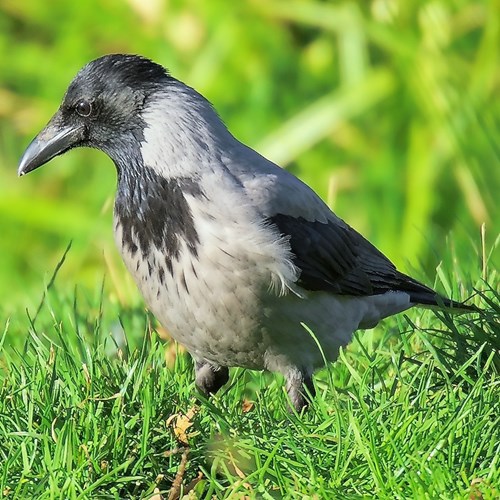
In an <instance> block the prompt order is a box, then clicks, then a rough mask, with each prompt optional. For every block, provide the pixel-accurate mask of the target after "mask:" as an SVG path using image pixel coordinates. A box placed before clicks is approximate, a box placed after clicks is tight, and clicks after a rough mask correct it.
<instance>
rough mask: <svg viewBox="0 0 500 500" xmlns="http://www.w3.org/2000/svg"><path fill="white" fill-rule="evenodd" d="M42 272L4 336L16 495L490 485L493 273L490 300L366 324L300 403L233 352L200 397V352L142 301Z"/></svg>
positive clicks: (0, 362)
mask: <svg viewBox="0 0 500 500" xmlns="http://www.w3.org/2000/svg"><path fill="white" fill-rule="evenodd" d="M68 255H71V252H70V253H69V254H68ZM66 258H68V257H67V256H66ZM50 285H51V287H50V289H49V290H48V291H47V292H46V294H44V298H43V302H42V304H41V307H40V308H39V310H38V312H36V309H35V310H34V311H28V313H27V314H25V315H22V316H16V317H15V318H13V319H12V321H8V322H7V323H6V324H5V327H4V333H3V336H2V338H1V342H0V348H1V353H2V354H1V357H0V374H1V377H2V382H1V384H0V464H1V465H0V490H1V491H3V493H4V495H5V496H6V497H7V498H9V497H10V498H40V499H44V498H47V499H48V498H54V497H55V498H150V497H152V496H153V495H154V494H162V495H163V498H170V497H169V495H174V493H175V494H177V495H178V494H180V493H182V492H184V493H186V492H187V491H192V492H193V494H194V493H196V495H198V496H199V497H203V498H206V497H208V498H210V497H211V496H212V495H216V496H217V498H229V497H232V496H233V495H236V496H241V495H244V494H245V495H249V496H250V498H262V497H264V498H280V497H289V498H296V496H297V495H314V494H316V495H318V496H319V497H320V498H337V497H342V498H355V497H358V496H360V495H361V496H363V495H368V496H371V495H375V496H377V497H379V498H381V497H383V498H385V497H394V496H398V497H402V498H420V497H422V496H427V497H429V498H436V497H440V496H441V497H446V498H450V497H455V498H467V497H468V496H469V495H472V494H473V493H477V494H479V493H478V492H481V494H482V495H483V498H495V497H496V496H497V495H498V484H499V481H500V469H499V467H498V456H500V455H499V453H500V413H499V403H498V401H499V394H500V379H499V370H500V366H499V361H500V360H499V354H498V353H499V352H500V323H499V319H500V300H499V298H500V297H499V294H498V291H496V290H495V289H492V288H491V287H488V285H484V286H483V287H482V289H483V290H484V291H483V292H480V294H479V296H477V297H476V298H475V299H474V302H475V303H476V304H478V305H480V306H481V307H482V312H481V313H478V314H472V315H462V316H457V317H450V316H448V315H446V314H444V315H443V314H442V313H441V314H440V318H438V317H436V315H435V314H434V313H433V312H432V311H424V312H423V313H422V311H421V310H412V311H409V312H408V314H407V315H404V316H402V315H400V316H398V317H395V318H391V319H389V320H387V321H385V322H384V323H383V324H382V325H381V326H380V327H378V328H377V329H375V330H371V331H366V332H358V333H357V334H356V335H355V338H354V339H353V342H352V344H351V345H350V346H349V347H348V348H347V349H346V350H343V351H342V352H341V354H340V358H339V361H338V362H337V363H335V364H333V365H327V367H326V368H325V369H324V370H322V371H321V372H320V373H319V374H318V375H317V376H316V377H315V384H316V387H317V392H318V395H317V396H316V398H315V400H314V402H313V404H312V405H311V407H310V408H309V411H308V412H307V413H305V414H303V415H296V414H291V413H289V411H288V404H287V397H286V393H285V391H284V388H283V380H282V377H280V376H276V375H271V374H267V373H259V372H251V371H245V370H241V369H236V370H233V371H232V375H231V380H230V382H229V384H228V385H227V386H226V387H224V389H223V390H222V391H221V392H220V393H219V394H218V395H217V396H216V397H215V398H213V399H210V400H206V399H204V398H202V397H201V396H199V395H198V399H197V395H196V391H195V389H194V384H193V378H194V377H193V367H192V363H191V361H190V359H189V358H188V357H187V355H186V354H184V353H182V352H177V355H176V354H175V353H176V350H175V349H174V351H172V349H171V348H170V347H168V345H167V347H165V346H164V345H163V344H162V343H160V342H159V340H158V338H157V336H156V334H155V333H154V330H153V329H152V324H151V322H152V321H153V319H152V318H150V317H149V316H148V315H147V314H146V313H145V312H144V311H143V310H142V309H136V310H123V309H121V308H120V307H117V305H116V304H113V303H110V302H109V300H108V299H107V298H106V297H105V296H103V294H102V288H99V289H96V290H95V291H94V292H88V291H78V290H75V291H73V292H72V293H65V292H63V291H61V290H60V289H59V286H58V282H57V280H52V281H51V282H50ZM167 360H168V364H169V365H170V367H167ZM155 492H156V493H155ZM172 497H173V496H172Z"/></svg>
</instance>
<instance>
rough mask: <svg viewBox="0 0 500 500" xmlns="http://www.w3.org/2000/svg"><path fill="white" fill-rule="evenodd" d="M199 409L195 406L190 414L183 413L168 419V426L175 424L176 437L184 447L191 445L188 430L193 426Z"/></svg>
mask: <svg viewBox="0 0 500 500" xmlns="http://www.w3.org/2000/svg"><path fill="white" fill-rule="evenodd" d="M197 411H198V409H197V408H196V406H193V407H192V408H190V409H189V410H188V412H187V413H186V414H185V415H183V414H182V413H175V414H174V415H170V417H168V419H167V422H166V423H167V426H168V425H170V424H172V423H173V426H172V427H173V429H174V435H175V437H176V439H177V441H179V442H181V443H182V444H184V445H189V436H190V435H189V434H188V433H187V430H188V429H189V428H190V427H191V426H192V425H193V419H194V417H195V416H196V413H197Z"/></svg>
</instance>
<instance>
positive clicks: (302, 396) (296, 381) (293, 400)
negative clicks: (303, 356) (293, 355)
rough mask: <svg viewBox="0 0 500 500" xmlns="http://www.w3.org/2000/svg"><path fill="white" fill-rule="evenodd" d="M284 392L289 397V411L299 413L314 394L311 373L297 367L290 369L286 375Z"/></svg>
mask: <svg viewBox="0 0 500 500" xmlns="http://www.w3.org/2000/svg"><path fill="white" fill-rule="evenodd" d="M286 392H287V393H288V397H289V398H290V411H293V410H295V411H296V412H297V413H300V412H301V411H302V409H303V408H306V407H307V406H308V405H309V403H310V401H311V399H312V398H314V396H315V395H316V389H315V388H314V384H313V380H312V376H311V374H310V373H308V372H304V371H302V370H300V369H298V368H295V369H292V370H290V371H289V372H288V373H287V375H286Z"/></svg>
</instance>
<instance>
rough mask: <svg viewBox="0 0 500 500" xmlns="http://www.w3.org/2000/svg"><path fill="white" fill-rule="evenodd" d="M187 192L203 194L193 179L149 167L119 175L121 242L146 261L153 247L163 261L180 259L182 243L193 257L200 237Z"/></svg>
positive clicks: (117, 210) (116, 209) (117, 205)
mask: <svg viewBox="0 0 500 500" xmlns="http://www.w3.org/2000/svg"><path fill="white" fill-rule="evenodd" d="M186 195H190V196H195V197H204V196H205V195H204V193H203V191H202V189H201V188H200V186H199V185H198V184H197V182H196V181H194V180H193V179H187V178H182V177H177V178H169V179H167V178H165V177H162V176H160V175H158V174H157V173H156V172H154V171H153V170H152V169H150V168H148V167H142V168H141V170H140V171H134V172H128V173H127V174H126V175H123V176H121V177H120V179H119V182H118V193H117V197H116V202H115V219H116V224H117V225H120V226H121V232H122V237H121V245H122V247H123V248H124V249H125V250H127V251H128V252H129V253H130V254H131V255H135V254H136V253H137V252H140V254H141V256H142V258H143V259H144V260H147V258H148V256H149V255H150V254H151V251H152V250H153V247H154V248H156V249H158V250H159V251H160V252H161V253H163V255H164V256H165V259H166V261H167V262H168V261H171V260H172V259H178V258H179V251H180V248H181V245H182V242H185V244H186V246H187V248H188V249H189V251H190V252H191V253H192V254H193V255H195V256H196V254H197V246H198V244H199V237H198V234H197V231H196V228H195V224H194V220H193V214H192V213H191V209H190V207H189V204H188V202H187V200H186Z"/></svg>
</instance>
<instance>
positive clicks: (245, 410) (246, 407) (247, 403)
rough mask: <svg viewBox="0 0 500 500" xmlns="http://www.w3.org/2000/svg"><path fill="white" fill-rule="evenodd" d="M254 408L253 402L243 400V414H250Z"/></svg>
mask: <svg viewBox="0 0 500 500" xmlns="http://www.w3.org/2000/svg"><path fill="white" fill-rule="evenodd" d="M252 408H253V402H252V401H249V400H248V399H244V400H243V404H242V405H241V410H242V411H243V413H248V412H249V411H250V410H251V409H252Z"/></svg>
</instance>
